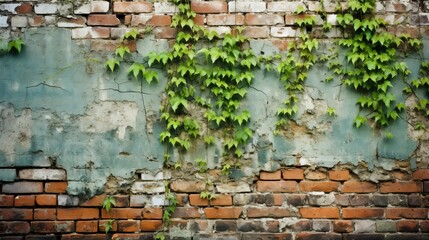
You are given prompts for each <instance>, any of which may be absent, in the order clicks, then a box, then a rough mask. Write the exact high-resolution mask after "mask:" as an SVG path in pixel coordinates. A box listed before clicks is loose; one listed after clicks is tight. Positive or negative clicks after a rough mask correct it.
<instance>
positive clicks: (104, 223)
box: [98, 219, 118, 232]
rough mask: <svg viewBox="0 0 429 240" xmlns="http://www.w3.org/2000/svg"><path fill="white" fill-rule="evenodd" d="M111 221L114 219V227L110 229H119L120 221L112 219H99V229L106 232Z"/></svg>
mask: <svg viewBox="0 0 429 240" xmlns="http://www.w3.org/2000/svg"><path fill="white" fill-rule="evenodd" d="M109 221H112V228H111V229H110V231H112V232H116V231H118V221H115V220H112V219H110V220H100V221H98V230H99V231H100V232H106V226H107V224H109Z"/></svg>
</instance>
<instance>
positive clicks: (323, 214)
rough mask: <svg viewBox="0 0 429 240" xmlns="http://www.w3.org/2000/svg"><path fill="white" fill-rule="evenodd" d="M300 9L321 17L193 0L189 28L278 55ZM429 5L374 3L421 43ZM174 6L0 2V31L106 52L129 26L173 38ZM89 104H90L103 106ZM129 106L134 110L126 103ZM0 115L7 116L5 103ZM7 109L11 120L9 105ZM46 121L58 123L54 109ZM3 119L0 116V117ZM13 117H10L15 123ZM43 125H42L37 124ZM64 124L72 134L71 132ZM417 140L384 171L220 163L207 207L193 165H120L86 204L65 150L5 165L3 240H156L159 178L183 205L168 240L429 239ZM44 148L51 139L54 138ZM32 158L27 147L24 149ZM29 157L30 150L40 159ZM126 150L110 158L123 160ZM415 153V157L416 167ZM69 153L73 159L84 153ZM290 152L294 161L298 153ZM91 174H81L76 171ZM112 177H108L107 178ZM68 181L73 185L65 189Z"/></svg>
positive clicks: (294, 5) (428, 174)
mask: <svg viewBox="0 0 429 240" xmlns="http://www.w3.org/2000/svg"><path fill="white" fill-rule="evenodd" d="M341 4H342V6H343V8H344V9H346V8H347V1H341ZM324 5H325V8H326V12H327V20H328V21H329V22H330V23H332V24H334V25H335V17H336V14H337V12H336V3H335V1H325V2H324ZM299 6H304V7H305V8H306V9H307V12H308V13H309V14H315V15H317V14H316V12H317V11H318V10H319V9H320V2H319V1H229V2H227V1H193V2H192V9H193V10H194V11H195V12H196V13H197V17H196V19H195V21H196V22H197V24H200V25H204V26H206V27H207V28H211V29H213V30H216V31H218V32H220V33H225V32H230V31H231V30H232V29H233V28H234V27H235V26H244V35H245V36H247V37H249V38H252V39H258V40H264V41H269V42H271V43H272V44H273V45H274V46H276V47H277V48H278V49H279V50H281V51H282V50H285V49H286V47H287V44H288V42H289V41H290V40H291V39H292V38H294V37H296V34H297V30H296V28H295V27H294V22H295V19H296V18H297V15H295V14H294V12H295V11H296V10H297V9H298V7H299ZM428 9H429V3H428V2H427V1H412V0H409V1H407V0H401V1H396V0H392V1H378V2H377V14H378V15H379V16H381V17H383V18H384V19H386V20H387V22H388V23H389V24H390V26H389V27H388V28H387V29H388V31H391V32H395V33H409V34H410V35H411V36H414V37H421V38H424V39H427V38H428V36H429V11H428ZM175 12H177V9H176V7H175V6H174V5H173V4H171V3H168V2H160V1H156V2H145V1H140V2H136V1H134V2H121V1H89V2H82V1H76V2H73V1H61V0H59V1H55V2H54V1H52V2H50V1H42V0H39V1H36V0H35V1H15V0H0V36H2V38H4V39H8V38H9V37H14V36H18V35H19V34H21V33H25V32H26V31H28V30H34V29H35V28H37V29H48V28H49V29H62V30H66V31H70V36H71V38H72V39H73V41H75V42H78V43H82V42H85V43H87V42H89V45H90V47H89V49H90V50H96V51H105V50H114V49H115V48H116V46H117V45H118V44H119V42H120V40H119V39H120V38H121V37H122V36H123V34H124V33H125V32H126V31H128V30H129V29H130V28H132V27H138V28H145V27H147V26H150V27H153V30H152V33H153V35H154V38H155V39H168V40H172V39H174V37H175V30H174V29H172V28H171V27H170V26H169V25H170V23H171V19H172V15H173V14H174V13H175ZM318 28H320V29H321V28H322V27H321V24H320V23H319V24H318V26H316V30H315V31H316V32H317V29H318ZM339 35H340V31H339V30H338V29H336V28H335V27H334V29H333V30H331V31H330V32H328V33H323V31H320V34H319V37H320V38H333V37H337V36H339ZM49 43H51V42H49ZM27 47H28V48H30V47H31V46H27ZM36 47H37V46H36ZM130 47H131V49H132V50H133V51H137V44H136V42H130ZM52 51H54V50H52ZM48 60H49V59H48ZM88 68H90V67H88ZM91 71H92V68H91ZM33 74H34V73H33ZM0 75H1V73H0ZM44 84H46V86H51V87H52V86H54V87H55V85H49V84H48V83H44ZM39 85H40V84H39ZM39 85H34V86H31V87H32V88H35V87H37V86H39ZM41 85H42V86H43V84H41ZM27 88H28V87H27ZM58 88H60V87H58ZM89 88H90V87H89ZM67 90H69V89H67ZM11 91H12V90H11ZM100 95H101V94H100ZM59 98H60V97H59ZM100 98H101V97H100ZM31 100H32V99H30V100H29V101H30V102H31ZM0 103H2V101H1V100H0ZM116 103H117V102H115V104H116ZM88 105H90V103H88ZM112 105H114V104H112ZM90 106H94V108H96V107H97V106H99V105H97V104H94V105H90ZM121 106H122V105H120V106H119V108H120V107H121ZM134 108H137V107H135V106H131V107H130V109H134ZM89 109H90V108H89ZM0 110H2V111H3V108H1V109H0ZM18 110H20V109H17V111H18ZM44 110H45V109H44ZM127 110H128V108H127ZM156 110H157V109H156ZM11 111H12V115H13V113H14V112H13V111H14V110H13V109H12V110H11ZM45 114H46V113H45V112H43V113H42V114H40V115H43V116H45ZM82 114H83V113H82ZM15 115H19V114H17V113H15ZM25 115H26V114H24V113H22V114H21V116H25ZM27 115H30V114H27ZM34 115H36V114H34ZM48 115H49V114H46V116H48ZM58 115H60V114H58ZM88 115H90V114H89V113H88ZM49 116H50V118H53V119H54V120H55V121H60V120H58V119H60V118H59V117H58V119H56V118H55V117H56V116H55V114H52V117H51V115H49ZM30 118H31V116H30ZM40 118H41V117H40ZM5 119H6V118H2V119H1V120H2V121H5V122H6V120H5ZM18 119H19V118H18V117H16V119H15V118H13V119H12V120H11V121H16V122H19V121H21V120H19V121H18ZM34 119H36V117H34ZM36 120H37V119H36ZM36 120H34V121H35V122H36ZM62 120H64V119H62ZM67 120H69V119H67ZM22 121H23V120H22ZM70 121H72V120H70ZM23 122H24V121H23ZM1 123H2V122H0V124H1ZM131 125H132V124H131ZM40 126H42V124H40ZM43 126H44V125H43ZM43 126H42V127H40V129H43V130H44V128H43ZM50 127H51V126H50ZM125 127H128V125H126V126H125ZM125 127H124V128H125ZM350 127H351V126H350ZM46 128H47V127H46ZM52 128H53V129H56V128H55V127H52ZM40 131H42V130H40ZM46 131H47V132H48V130H46ZM61 131H63V130H61ZM72 131H74V129H72V130H69V132H72ZM92 133H93V132H91V134H92ZM45 134H46V135H47V136H48V137H46V138H54V134H50V132H49V134H48V133H45ZM0 135H1V133H0ZM94 135H95V134H94ZM141 135H143V134H141ZM368 135H369V137H373V136H372V135H370V134H368ZM42 136H43V137H45V135H42ZM425 136H426V135H423V137H422V138H423V140H422V141H425V142H424V144H423V143H419V146H420V148H418V150H417V153H415V154H413V155H412V156H410V157H409V158H407V159H406V161H398V162H394V163H392V164H391V163H389V164H386V163H385V162H384V163H383V164H386V166H387V167H380V165H381V164H374V163H373V165H375V166H376V168H371V167H367V166H360V167H358V166H356V165H352V164H338V165H335V166H334V167H332V166H331V167H320V168H319V166H317V165H315V164H309V163H308V162H305V161H302V162H299V163H298V161H297V163H293V164H290V163H287V164H284V163H282V164H281V167H280V170H276V171H273V172H265V171H262V172H260V174H259V175H258V174H256V175H255V176H250V177H249V176H246V177H243V178H242V179H234V180H233V179H225V178H224V177H221V176H220V173H219V171H218V170H210V171H209V172H208V174H210V176H211V179H212V181H213V185H212V186H211V188H213V192H214V193H216V198H215V199H214V200H212V201H210V202H208V201H207V200H204V199H201V198H200V197H199V194H200V192H201V191H204V190H205V188H206V183H205V182H204V181H203V180H201V179H200V178H199V177H198V176H197V174H195V171H194V172H192V174H191V175H187V173H185V174H180V173H171V172H168V171H167V170H165V169H164V172H163V173H162V172H161V173H158V174H151V173H148V172H150V171H145V172H144V173H139V172H136V171H135V169H131V170H129V171H128V172H131V174H133V176H132V177H130V178H129V179H127V180H124V181H123V182H121V180H123V179H121V178H118V179H114V181H109V180H107V183H106V184H105V192H104V193H102V194H101V195H96V196H95V197H92V198H91V199H89V200H88V199H86V197H85V195H86V193H85V192H84V191H83V190H82V192H83V193H82V192H81V193H80V194H75V193H76V188H77V187H76V186H78V187H80V185H79V184H81V183H82V182H85V181H86V180H85V179H86V178H85V179H84V178H83V177H82V176H81V175H78V171H70V169H64V168H62V165H61V164H56V161H57V160H61V157H64V155H65V153H64V155H63V156H61V155H60V156H55V157H57V158H55V157H52V158H49V161H40V162H37V161H35V163H33V162H31V163H30V164H29V163H27V162H25V163H22V162H19V163H17V162H11V163H3V162H2V164H1V165H0V189H1V193H0V239H2V240H3V239H60V238H61V239H106V237H108V238H110V237H113V238H115V239H152V238H153V236H154V234H155V233H156V232H160V231H163V230H164V226H165V225H164V223H163V221H162V215H163V211H164V207H165V206H166V205H167V204H168V203H167V202H166V200H165V188H164V180H165V179H169V180H170V182H171V189H172V192H173V193H175V194H177V198H178V201H179V205H178V208H177V210H176V211H175V213H174V215H173V218H172V225H171V226H170V227H169V230H167V231H166V235H167V236H171V237H172V238H176V239H189V238H191V237H193V239H294V240H310V239H344V240H351V239H376V240H378V239H389V240H396V239H403V240H413V239H429V219H428V207H429V195H428V193H429V170H428V169H427V168H428V156H427V154H428V151H427V146H428V144H429V143H428V141H427V139H426V140H425V139H424V138H425ZM67 137H70V135H67ZM90 137H91V138H92V137H93V135H91V136H90ZM90 137H88V138H90ZM33 140H34V139H33ZM39 140H40V139H39ZM43 140H44V139H43ZM40 141H42V140H40ZM53 141H56V140H53ZM61 141H62V140H61ZM82 142H84V141H83V140H82ZM112 142H114V141H112ZM49 143H50V142H49ZM69 143H70V142H67V144H64V146H65V147H68V146H70V145H72V144H76V143H75V142H73V141H71V143H72V144H69ZM102 143H104V142H102ZM115 143H116V142H115ZM81 144H87V143H86V142H84V143H81ZM124 144H125V143H124ZM35 145H37V144H35ZM40 145H43V144H40ZM46 145H48V146H49V147H52V146H53V144H52V143H50V144H46ZM76 145H78V144H76ZM100 145H101V144H100ZM404 145H405V144H404ZM360 147H363V148H365V147H367V146H360ZM22 148H24V147H22ZM47 148H48V147H47ZM334 148H335V147H334ZM118 149H119V148H118ZM32 150H38V149H32ZM43 150H45V151H46V149H43ZM73 150H74V149H72V148H71V150H70V152H73ZM29 151H30V150H29ZM413 151H414V150H413ZM46 152H48V151H46ZM76 152H78V151H77V150H76ZM130 152H131V151H130ZM411 152H412V151H411ZM37 153H38V151H34V152H32V153H31V154H33V155H37ZM121 153H124V154H123V155H124V156H127V154H128V152H126V151H123V152H122V151H121ZM131 153H132V152H131ZM378 153H379V152H376V153H374V155H377V154H378ZM73 154H74V152H73ZM33 155H32V156H31V157H32V158H34V159H36V157H34V156H33ZM392 155H393V154H392ZM124 156H120V157H118V159H121V160H120V161H123V162H125V160H124ZM406 156H408V155H406ZM415 156H417V157H418V158H419V161H418V162H417V163H416V162H415V159H414V157H415ZM2 157H3V156H2ZM49 157H51V156H49ZM73 157H75V158H77V159H78V158H80V157H82V156H80V155H78V156H73ZM85 157H86V156H85ZM103 157H105V156H103ZM339 157H342V156H339ZM345 157H346V156H345ZM82 158H83V157H82ZM291 158H293V159H295V158H298V157H297V156H296V155H294V156H292V157H291ZM386 158H387V157H386ZM4 159H6V158H0V160H4ZM52 159H53V160H52ZM412 159H413V160H412ZM37 160H40V159H37ZM389 160H390V159H389ZM402 160H403V159H402ZM85 161H86V159H84V160H82V162H83V163H82V165H85V164H87V162H85ZM293 161H295V160H293ZM4 162H6V160H4ZM41 162H43V164H42V163H41ZM340 162H341V161H340ZM363 162H365V159H364V161H363ZM392 162H393V160H392ZM92 163H93V162H92ZM110 164H112V163H110ZM329 164H330V163H329ZM286 165H287V167H285V166H286ZM310 165H311V166H310ZM332 165H334V164H332ZM363 165H365V164H363ZM91 166H92V165H91V164H89V163H88V164H87V165H85V167H87V168H88V169H89V168H92V167H91ZM161 166H162V163H161ZM392 166H393V167H392ZM85 167H82V166H79V168H77V167H76V169H77V170H82V169H83V168H85ZM110 167H112V168H115V167H116V168H120V167H122V165H121V164H118V165H113V164H112V166H110ZM372 167H374V166H372ZM98 168H100V166H98ZM136 168H137V167H136ZM161 168H162V167H161ZM76 169H74V168H73V169H72V170H76ZM94 169H96V168H94ZM386 169H387V170H386ZM145 170H147V169H145ZM161 170H162V169H161ZM99 171H105V169H101V170H99ZM255 171H256V172H259V170H255ZM91 173H93V172H90V171H88V172H85V173H83V174H82V173H80V172H79V174H82V175H84V174H87V175H91ZM193 174H195V176H194V175H193ZM75 175H76V177H75ZM77 175H78V176H77ZM111 175H113V174H111ZM111 175H110V172H109V174H107V177H106V178H108V177H109V176H111ZM104 177H105V176H104V175H97V174H95V176H94V178H100V179H101V178H104ZM89 178H90V177H89ZM112 178H113V177H112ZM82 179H84V180H82ZM130 179H131V180H130ZM91 180H93V179H91ZM100 181H105V179H102V180H100ZM91 183H92V182H91ZM72 184H74V185H73V187H70V186H71V185H72ZM103 184H104V182H103ZM91 194H92V192H91ZM87 195H90V194H87ZM108 195H113V196H114V198H115V199H116V203H117V205H116V207H114V208H113V209H111V210H110V212H106V210H104V209H103V208H102V202H103V200H104V199H105V197H106V196H108ZM110 219H114V222H113V229H112V231H111V232H110V233H109V234H107V235H106V234H105V233H104V229H105V227H104V224H105V223H106V222H107V221H108V220H110Z"/></svg>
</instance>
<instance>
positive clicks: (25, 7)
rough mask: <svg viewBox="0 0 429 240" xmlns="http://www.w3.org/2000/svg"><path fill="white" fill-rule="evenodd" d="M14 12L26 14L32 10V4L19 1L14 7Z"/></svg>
mask: <svg viewBox="0 0 429 240" xmlns="http://www.w3.org/2000/svg"><path fill="white" fill-rule="evenodd" d="M15 11H16V13H18V14H20V13H21V14H27V13H32V12H33V4H31V3H21V5H19V6H18V7H17V8H15Z"/></svg>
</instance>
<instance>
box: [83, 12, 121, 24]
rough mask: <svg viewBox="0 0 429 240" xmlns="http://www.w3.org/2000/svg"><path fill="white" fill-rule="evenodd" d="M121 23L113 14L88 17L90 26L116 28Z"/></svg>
mask: <svg viewBox="0 0 429 240" xmlns="http://www.w3.org/2000/svg"><path fill="white" fill-rule="evenodd" d="M119 24H121V21H119V19H118V18H117V17H116V15H113V14H91V15H89V16H88V25H90V26H118V25H119Z"/></svg>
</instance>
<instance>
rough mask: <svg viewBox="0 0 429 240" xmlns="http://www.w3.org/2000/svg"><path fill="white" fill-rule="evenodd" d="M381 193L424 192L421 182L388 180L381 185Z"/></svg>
mask: <svg viewBox="0 0 429 240" xmlns="http://www.w3.org/2000/svg"><path fill="white" fill-rule="evenodd" d="M380 192H381V193H413V192H422V183H421V182H386V183H381V185H380Z"/></svg>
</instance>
